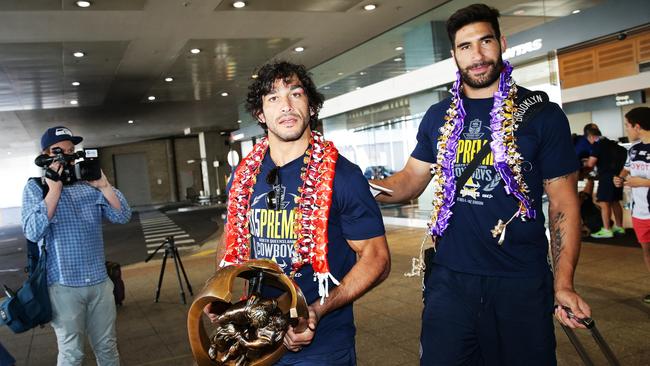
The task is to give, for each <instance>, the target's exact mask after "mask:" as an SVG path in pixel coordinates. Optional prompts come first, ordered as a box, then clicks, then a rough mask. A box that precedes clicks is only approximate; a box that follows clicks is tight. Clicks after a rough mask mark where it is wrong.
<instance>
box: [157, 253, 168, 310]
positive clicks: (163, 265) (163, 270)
mask: <svg viewBox="0 0 650 366" xmlns="http://www.w3.org/2000/svg"><path fill="white" fill-rule="evenodd" d="M165 264H167V249H165V254H163V260H162V265H161V266H160V275H159V276H158V287H156V299H155V300H154V302H158V298H159V297H160V287H161V286H162V280H163V276H164V275H165Z"/></svg>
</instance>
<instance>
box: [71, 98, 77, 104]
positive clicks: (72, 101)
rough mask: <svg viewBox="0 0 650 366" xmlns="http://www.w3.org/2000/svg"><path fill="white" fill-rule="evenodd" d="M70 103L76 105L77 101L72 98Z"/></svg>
mask: <svg viewBox="0 0 650 366" xmlns="http://www.w3.org/2000/svg"><path fill="white" fill-rule="evenodd" d="M70 104H72V105H77V104H79V102H78V101H76V100H74V99H73V100H71V101H70Z"/></svg>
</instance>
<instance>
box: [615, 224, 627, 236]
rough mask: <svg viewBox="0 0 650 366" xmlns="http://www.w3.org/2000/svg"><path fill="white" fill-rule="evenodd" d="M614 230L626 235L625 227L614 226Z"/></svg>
mask: <svg viewBox="0 0 650 366" xmlns="http://www.w3.org/2000/svg"><path fill="white" fill-rule="evenodd" d="M612 232H613V233H614V234H615V235H625V229H624V228H622V227H620V226H616V225H614V226H612Z"/></svg>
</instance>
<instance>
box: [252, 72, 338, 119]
mask: <svg viewBox="0 0 650 366" xmlns="http://www.w3.org/2000/svg"><path fill="white" fill-rule="evenodd" d="M256 74H257V78H256V79H255V81H253V83H252V84H251V85H250V86H249V87H248V95H247V96H246V109H247V110H248V111H249V112H250V114H251V115H252V116H253V118H255V119H257V118H258V115H259V114H260V113H262V112H263V111H262V98H263V97H264V96H265V95H267V94H268V93H269V92H270V91H271V90H272V89H273V84H274V83H275V81H276V80H279V79H281V80H284V81H285V82H288V81H289V80H291V78H292V77H293V76H294V75H295V76H296V77H297V78H298V80H300V83H301V84H302V88H303V89H304V90H305V94H306V95H307V100H308V103H309V109H310V112H313V115H311V116H310V118H309V127H310V128H311V129H312V130H313V129H315V128H316V126H317V124H318V111H320V109H321V107H322V106H323V101H324V100H325V97H324V96H323V94H321V93H319V92H318V90H316V85H315V84H314V81H313V80H312V79H311V74H310V73H309V72H308V71H307V69H305V66H303V65H298V64H293V63H290V62H287V61H275V62H272V63H267V64H266V65H264V66H262V67H261V68H260V69H259V70H258V71H257V73H256ZM260 126H261V127H262V128H263V129H264V131H266V130H267V126H266V123H260Z"/></svg>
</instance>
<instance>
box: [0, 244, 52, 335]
mask: <svg viewBox="0 0 650 366" xmlns="http://www.w3.org/2000/svg"><path fill="white" fill-rule="evenodd" d="M46 263H47V252H46V250H45V244H43V253H42V255H40V256H39V259H38V262H37V264H36V267H35V268H34V271H33V272H32V273H31V274H30V276H29V278H27V280H25V282H24V283H23V285H22V286H21V287H20V288H19V289H18V290H17V291H13V290H12V289H10V288H9V287H7V285H4V290H5V294H6V295H7V298H6V299H5V300H4V301H3V302H2V304H0V324H5V325H7V326H8V327H9V328H11V330H12V331H14V333H22V332H26V331H28V330H30V329H32V328H34V327H36V326H39V325H40V326H43V325H45V324H47V323H48V322H49V321H50V320H52V304H51V303H50V294H49V290H48V288H47V269H46V267H45V266H46Z"/></svg>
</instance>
